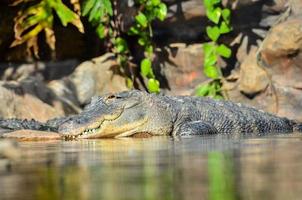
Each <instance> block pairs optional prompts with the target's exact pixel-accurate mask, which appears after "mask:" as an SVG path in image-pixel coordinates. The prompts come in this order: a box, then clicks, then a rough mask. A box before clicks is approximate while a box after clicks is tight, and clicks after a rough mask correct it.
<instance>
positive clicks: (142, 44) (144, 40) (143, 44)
mask: <svg viewBox="0 0 302 200" xmlns="http://www.w3.org/2000/svg"><path fill="white" fill-rule="evenodd" d="M137 42H138V44H139V45H141V46H145V44H146V43H147V41H146V39H145V38H143V37H140V38H139V39H138V41H137Z"/></svg>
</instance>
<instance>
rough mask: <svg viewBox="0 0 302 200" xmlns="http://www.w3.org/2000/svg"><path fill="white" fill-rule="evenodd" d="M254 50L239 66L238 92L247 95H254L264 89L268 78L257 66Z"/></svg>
mask: <svg viewBox="0 0 302 200" xmlns="http://www.w3.org/2000/svg"><path fill="white" fill-rule="evenodd" d="M256 51H257V50H256V48H254V49H253V50H251V51H250V54H249V55H248V56H247V57H246V58H245V59H244V61H243V63H242V64H241V65H240V77H239V90H240V91H241V92H243V93H245V94H248V95H254V94H256V93H258V92H261V91H263V90H265V89H266V87H267V86H268V84H269V78H268V75H267V74H266V72H265V70H264V69H262V68H261V67H259V66H258V65H257V60H256Z"/></svg>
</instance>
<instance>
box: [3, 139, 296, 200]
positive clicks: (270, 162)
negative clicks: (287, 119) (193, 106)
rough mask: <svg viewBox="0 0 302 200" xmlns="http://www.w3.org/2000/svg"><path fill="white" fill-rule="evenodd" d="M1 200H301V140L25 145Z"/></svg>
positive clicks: (7, 177) (6, 179) (7, 174)
mask: <svg viewBox="0 0 302 200" xmlns="http://www.w3.org/2000/svg"><path fill="white" fill-rule="evenodd" d="M20 145H21V149H22V159H21V160H20V161H18V162H16V163H14V164H13V165H12V168H11V170H10V171H5V170H0V185H1V187H0V194H1V196H0V199H46V200H47V199H109V200H110V199H129V200H130V199H131V200H132V199H140V200H141V199H148V200H149V199H150V200H151V199H164V200H169V199H211V200H218V199H224V200H232V199H299V198H300V197H301V196H302V173H300V172H299V171H300V169H301V168H302V160H301V158H302V137H300V136H280V137H266V138H261V139H260V138H251V139H230V138H224V137H194V138H186V139H176V140H173V139H171V138H168V137H154V138H147V139H121V140H81V141H73V142H70V141H68V142H65V141H56V142H24V143H21V144H20Z"/></svg>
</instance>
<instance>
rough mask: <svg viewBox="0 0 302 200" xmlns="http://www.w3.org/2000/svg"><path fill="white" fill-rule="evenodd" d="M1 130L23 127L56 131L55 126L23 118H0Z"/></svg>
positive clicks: (7, 130)
mask: <svg viewBox="0 0 302 200" xmlns="http://www.w3.org/2000/svg"><path fill="white" fill-rule="evenodd" d="M0 129H1V132H9V131H15V130H21V129H30V130H40V131H43V130H44V131H54V130H52V129H53V127H49V126H47V125H46V124H44V123H41V122H38V121H35V120H26V119H25V120H21V119H0Z"/></svg>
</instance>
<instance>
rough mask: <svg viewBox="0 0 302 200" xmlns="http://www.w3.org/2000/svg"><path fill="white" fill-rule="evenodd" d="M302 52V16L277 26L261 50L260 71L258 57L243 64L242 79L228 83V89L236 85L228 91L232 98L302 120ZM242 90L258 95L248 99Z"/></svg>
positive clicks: (251, 57) (251, 56)
mask: <svg viewBox="0 0 302 200" xmlns="http://www.w3.org/2000/svg"><path fill="white" fill-rule="evenodd" d="M301 50H302V17H296V18H289V19H288V20H286V21H285V22H281V23H280V24H277V25H275V26H274V27H273V28H272V29H271V30H270V32H269V34H268V35H267V36H266V38H265V39H264V41H263V43H262V45H261V47H260V49H259V57H258V61H259V62H258V64H259V67H260V68H259V67H258V68H257V67H256V65H255V63H256V61H257V59H256V58H255V55H253V54H250V55H249V56H248V57H246V58H245V60H244V61H243V63H242V65H241V69H240V70H241V71H240V78H239V79H238V80H237V81H236V82H228V83H227V84H226V86H227V87H228V88H231V86H230V85H233V86H234V87H233V88H232V89H230V90H229V92H228V94H229V97H230V99H231V100H233V101H237V102H244V103H247V104H250V105H254V106H256V107H258V108H260V109H263V110H266V111H269V112H273V113H275V114H277V115H279V116H283V117H288V118H291V119H294V120H298V121H302V116H301V115H300V113H299V111H301V110H302V103H301V102H302V77H301V74H302V54H301ZM246 64H249V65H246ZM261 68H262V69H265V71H266V72H267V76H265V75H264V73H263V72H262V71H261V70H260V69H261ZM253 77H254V79H253ZM265 77H266V78H265ZM264 88H265V89H264ZM240 91H242V92H244V93H246V94H254V95H252V96H245V95H244V94H242V93H241V92H240ZM255 92H256V93H257V92H258V93H257V94H255Z"/></svg>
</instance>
